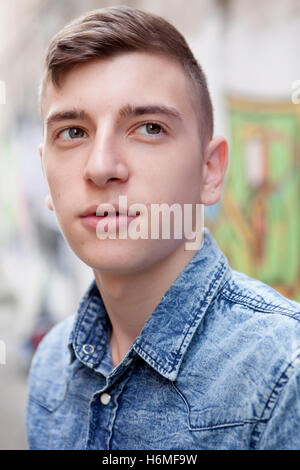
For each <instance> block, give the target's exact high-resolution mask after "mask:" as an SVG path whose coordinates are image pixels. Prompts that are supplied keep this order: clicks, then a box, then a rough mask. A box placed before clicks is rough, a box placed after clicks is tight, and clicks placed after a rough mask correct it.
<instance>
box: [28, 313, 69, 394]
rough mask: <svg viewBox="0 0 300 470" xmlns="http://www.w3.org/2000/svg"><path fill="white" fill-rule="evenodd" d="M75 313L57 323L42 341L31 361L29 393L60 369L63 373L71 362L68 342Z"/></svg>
mask: <svg viewBox="0 0 300 470" xmlns="http://www.w3.org/2000/svg"><path fill="white" fill-rule="evenodd" d="M74 319H75V315H71V316H70V317H67V318H66V319H65V320H63V321H61V322H59V323H57V324H56V325H55V326H53V327H52V328H51V330H50V331H49V332H48V333H47V334H46V335H45V336H44V338H43V339H42V341H41V342H40V344H39V346H38V348H37V350H36V352H35V354H34V356H33V359H32V362H31V366H30V371H29V395H30V394H31V393H33V390H34V388H36V387H38V386H39V384H41V382H42V381H43V380H44V379H46V380H51V377H52V376H53V375H54V374H55V375H57V373H58V371H60V373H62V371H63V369H64V368H65V366H66V365H67V364H68V363H69V362H70V351H69V348H68V343H69V339H70V335H71V331H72V328H73V324H74Z"/></svg>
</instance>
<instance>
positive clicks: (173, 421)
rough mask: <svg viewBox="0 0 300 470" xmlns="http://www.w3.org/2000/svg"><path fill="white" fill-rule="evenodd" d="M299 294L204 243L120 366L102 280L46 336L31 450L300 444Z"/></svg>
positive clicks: (32, 412)
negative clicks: (277, 287) (287, 293)
mask: <svg viewBox="0 0 300 470" xmlns="http://www.w3.org/2000/svg"><path fill="white" fill-rule="evenodd" d="M299 319H300V305H299V304H298V303H296V302H294V301H292V300H288V299H286V298H285V297H283V296H282V295H280V294H279V293H277V292H276V291H274V290H273V289H271V288H270V287H268V286H267V285H265V284H263V283H261V282H259V281H257V280H254V279H252V278H250V277H248V276H246V275H245V274H242V273H239V272H236V271H233V270H232V269H231V268H230V267H229V265H228V262H227V259H226V258H225V256H224V255H223V253H222V252H221V250H220V249H219V247H218V246H217V244H216V242H215V241H214V240H213V238H212V236H211V234H210V232H209V231H208V229H205V238H204V243H203V245H202V247H201V249H199V251H198V252H197V253H196V254H195V255H194V257H193V258H192V259H191V261H190V262H189V263H188V264H187V265H186V266H185V268H184V269H183V270H182V271H181V273H180V274H179V276H178V277H177V278H176V280H175V281H174V282H173V284H172V285H171V286H170V288H169V289H168V290H167V292H166V293H165V295H164V296H163V298H162V299H161V301H160V303H159V304H158V305H157V307H156V308H155V310H154V312H153V313H152V315H151V316H150V317H149V319H148V321H147V322H146V323H145V325H144V328H143V329H142V331H141V333H140V335H139V336H138V337H137V338H136V339H135V341H134V343H133V344H132V347H131V348H130V350H129V351H128V353H127V355H126V357H124V359H123V360H122V362H121V363H120V364H118V365H117V366H116V367H113V365H112V359H111V353H110V348H109V337H110V332H111V328H110V322H109V319H108V316H107V313H106V309H105V306H104V304H103V301H102V299H101V296H100V294H99V291H98V288H97V286H96V283H95V281H93V282H92V284H91V285H90V287H89V288H88V290H87V292H86V294H85V295H84V297H83V299H82V301H81V303H80V306H79V309H78V312H77V314H76V315H75V316H70V317H68V318H67V319H66V320H64V321H62V322H61V323H59V324H57V325H55V326H54V327H53V328H52V330H51V331H50V332H49V333H48V334H47V335H46V336H45V338H44V339H43V340H42V342H41V343H40V345H39V347H38V350H37V352H36V354H35V356H34V359H33V361H32V365H31V371H30V380H29V396H28V403H27V419H26V421H27V435H28V442H29V447H30V448H31V449H109V450H110V449H122V450H127V449H131V450H133V449H156V450H157V449H159V450H160V449H164V450H174V449H181V450H183V449H191V450H201V449H205V450H211V449H300V322H299Z"/></svg>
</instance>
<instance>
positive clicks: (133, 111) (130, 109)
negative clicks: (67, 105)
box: [45, 104, 183, 127]
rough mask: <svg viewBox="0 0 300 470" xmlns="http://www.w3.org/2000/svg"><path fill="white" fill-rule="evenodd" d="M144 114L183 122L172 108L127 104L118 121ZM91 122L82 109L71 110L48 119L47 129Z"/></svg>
mask: <svg viewBox="0 0 300 470" xmlns="http://www.w3.org/2000/svg"><path fill="white" fill-rule="evenodd" d="M144 114H164V115H165V116H168V117H170V118H173V119H177V120H178V121H183V115H182V113H181V112H179V111H178V110H177V109H176V108H174V107H172V106H165V105H160V104H151V105H145V106H135V105H132V104H126V105H125V106H123V107H122V108H121V109H120V110H119V112H118V119H122V118H128V117H136V116H142V115H144ZM76 119H80V120H89V119H90V117H89V115H88V114H87V113H86V112H85V111H84V110H81V109H75V108H74V109H70V110H66V111H60V112H56V113H53V114H50V116H48V117H47V119H46V122H45V124H46V127H49V126H50V125H51V124H53V123H55V122H60V121H66V120H76Z"/></svg>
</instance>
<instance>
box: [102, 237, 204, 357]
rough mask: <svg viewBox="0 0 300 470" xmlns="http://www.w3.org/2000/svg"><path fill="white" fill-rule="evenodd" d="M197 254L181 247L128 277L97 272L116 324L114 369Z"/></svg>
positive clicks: (109, 313)
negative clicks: (166, 293) (172, 285)
mask: <svg viewBox="0 0 300 470" xmlns="http://www.w3.org/2000/svg"><path fill="white" fill-rule="evenodd" d="M196 251H197V250H196ZM196 251H194V250H188V251H186V250H185V248H184V244H181V245H180V246H179V248H178V249H177V250H176V251H174V252H172V253H171V254H170V255H169V256H167V257H166V258H163V259H162V260H160V261H159V262H158V263H155V264H153V265H151V266H148V267H147V268H145V269H142V270H139V271H138V272H134V273H128V274H126V275H125V274H122V275H120V274H117V273H104V272H100V271H98V270H94V275H95V280H96V284H97V287H98V289H99V292H100V294H101V296H102V299H103V302H104V305H105V308H106V311H107V314H108V316H109V319H110V321H111V325H112V334H111V338H110V348H111V353H112V360H113V365H114V366H116V365H117V364H119V362H121V361H122V359H123V358H124V356H125V355H126V353H127V352H128V350H129V349H130V347H131V345H132V343H133V341H134V340H135V338H136V337H137V336H138V335H139V334H140V332H141V330H142V328H143V326H144V324H145V323H146V321H147V320H148V318H149V317H150V315H151V314H152V312H153V311H154V310H155V308H156V306H157V305H158V304H159V302H160V301H161V298H162V297H163V295H164V294H165V292H166V291H167V290H168V289H169V287H170V286H171V284H172V283H173V282H174V281H175V279H176V278H177V277H178V275H179V274H180V272H181V271H182V270H183V269H184V267H185V266H186V265H187V264H188V263H189V261H190V260H191V259H192V257H193V256H194V255H195V253H196Z"/></svg>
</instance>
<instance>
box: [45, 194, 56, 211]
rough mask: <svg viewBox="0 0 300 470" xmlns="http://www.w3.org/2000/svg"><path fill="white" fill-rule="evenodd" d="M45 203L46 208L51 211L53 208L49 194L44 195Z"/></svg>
mask: <svg viewBox="0 0 300 470" xmlns="http://www.w3.org/2000/svg"><path fill="white" fill-rule="evenodd" d="M45 203H46V206H47V207H48V209H49V210H50V211H53V210H54V207H53V202H52V199H51V196H50V194H47V196H46V198H45Z"/></svg>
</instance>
